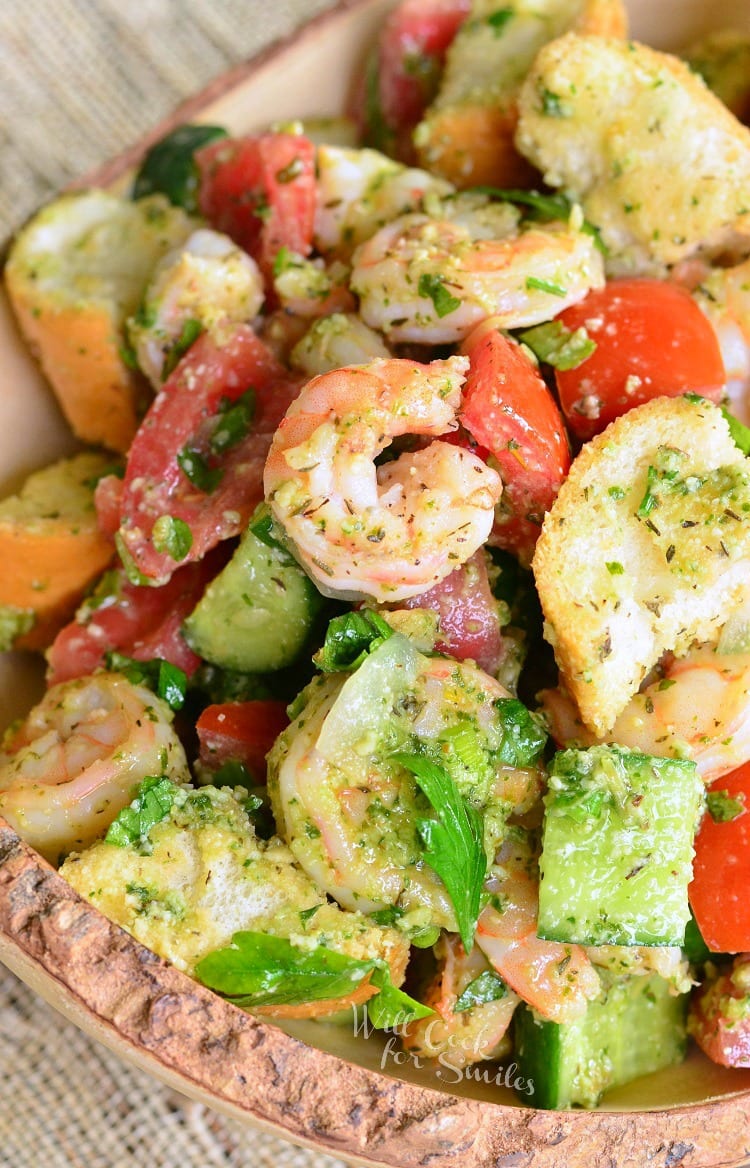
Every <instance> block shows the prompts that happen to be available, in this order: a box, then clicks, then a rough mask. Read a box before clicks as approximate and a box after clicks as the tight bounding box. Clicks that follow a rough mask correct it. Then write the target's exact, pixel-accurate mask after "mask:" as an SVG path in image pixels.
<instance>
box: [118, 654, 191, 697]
mask: <svg viewBox="0 0 750 1168" xmlns="http://www.w3.org/2000/svg"><path fill="white" fill-rule="evenodd" d="M104 662H105V664H106V666H107V669H111V670H113V671H114V672H115V673H122V674H123V675H124V676H125V677H127V679H128V681H129V682H131V683H132V684H133V685H145V686H148V688H149V689H151V690H153V691H154V693H155V694H158V695H159V697H160V698H163V700H164V701H165V702H166V703H167V705H168V706H171V707H172V709H173V710H180V709H181V708H182V706H183V705H184V704H185V693H186V692H187V676H186V674H185V672H184V670H182V669H180V668H179V666H177V665H172V663H171V662H170V661H165V660H164V659H163V657H152V658H151V659H150V660H149V661H136V659H135V658H134V657H126V656H125V655H124V654H123V653H116V652H111V653H106V654H105V656H104Z"/></svg>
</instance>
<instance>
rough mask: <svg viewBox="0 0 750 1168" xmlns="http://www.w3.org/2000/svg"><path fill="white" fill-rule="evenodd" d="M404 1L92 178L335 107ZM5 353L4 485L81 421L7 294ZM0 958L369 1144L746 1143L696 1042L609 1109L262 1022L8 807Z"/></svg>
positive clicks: (365, 5) (261, 1122) (154, 1052)
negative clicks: (69, 876) (102, 895)
mask: <svg viewBox="0 0 750 1168" xmlns="http://www.w3.org/2000/svg"><path fill="white" fill-rule="evenodd" d="M388 7H389V0H359V2H357V0H349V2H348V3H343V4H340V5H339V6H338V7H337V8H335V9H334V10H333V11H332V12H329V13H327V14H326V15H324V16H322V17H320V18H318V19H317V20H315V21H313V22H312V23H311V24H310V25H308V26H307V27H306V28H304V29H303V30H302V31H301V32H300V33H298V34H297V35H296V36H295V37H294V38H293V39H292V40H289V41H287V42H285V43H282V44H280V45H278V46H275V47H274V48H272V49H270V50H269V51H267V52H265V53H262V54H261V55H260V56H259V57H256V58H255V59H254V60H252V61H250V62H248V63H247V64H245V65H242V66H240V67H238V68H236V69H234V70H232V71H231V72H230V73H229V74H226V75H225V76H223V77H222V78H220V79H219V80H217V81H216V82H214V83H213V84H212V85H210V86H209V87H208V89H206V90H204V92H203V93H202V94H200V95H199V96H197V97H196V98H194V99H192V100H191V101H189V102H188V103H187V104H186V105H184V106H182V107H181V108H180V109H179V110H178V111H177V112H176V113H175V114H174V115H173V117H172V118H170V119H169V122H168V123H167V124H165V125H161V126H159V127H158V128H157V129H155V130H154V132H153V133H152V134H151V135H149V137H148V139H146V140H144V141H143V142H142V143H140V145H139V146H138V147H137V148H135V149H133V150H132V151H129V152H128V153H126V154H125V155H122V156H120V157H119V158H117V159H115V160H114V161H113V162H111V163H109V164H108V165H107V166H106V167H104V168H103V169H102V170H100V171H99V172H98V173H97V174H95V175H93V176H90V177H89V179H88V180H87V183H88V184H89V185H90V184H92V183H100V184H115V185H116V184H117V182H118V180H120V181H121V182H122V181H123V176H124V174H125V172H126V171H127V169H128V168H129V167H130V166H132V165H133V164H134V163H135V162H136V161H137V158H138V156H139V154H140V153H142V151H143V150H144V149H145V147H147V146H148V145H149V144H150V143H151V142H152V141H154V140H155V139H156V138H158V137H160V136H161V135H162V134H163V133H164V132H165V131H166V129H168V128H169V127H170V126H172V125H175V124H177V123H179V122H182V121H185V120H206V121H212V122H218V123H220V124H224V125H226V126H227V127H228V128H229V129H230V130H233V131H236V132H242V131H250V130H253V129H256V128H259V127H262V126H264V125H266V124H268V122H270V121H272V120H276V119H280V118H290V117H293V116H295V115H298V116H309V115H315V114H331V113H335V112H336V111H338V110H340V109H341V108H342V105H343V103H344V101H345V98H346V95H347V93H348V91H349V89H350V86H351V84H352V80H353V78H354V76H355V75H356V73H357V71H358V70H359V69H360V67H361V64H362V55H363V50H364V47H365V46H366V45H367V44H368V43H370V42H371V41H372V39H373V37H374V34H375V32H376V30H377V29H378V27H379V25H380V24H381V22H382V19H383V15H384V13H385V12H386V11H387V9H388ZM630 9H631V14H632V22H633V32H634V35H636V36H637V37H639V38H640V39H642V40H645V41H647V42H648V43H651V44H654V45H657V46H660V47H664V46H666V47H669V46H679V45H680V44H683V43H685V42H686V41H688V40H689V39H690V38H692V37H693V36H695V35H697V34H699V33H701V32H703V31H705V30H706V29H707V28H708V27H710V26H711V25H712V24H714V25H715V24H717V23H719V24H723V25H727V24H731V23H734V24H735V25H739V26H745V27H747V28H750V6H749V5H748V2H747V0H722V2H721V3H720V4H712V3H709V0H631V2H630ZM717 11H718V13H719V16H718V17H717ZM0 355H1V356H2V367H3V373H4V382H3V383H4V390H3V392H2V393H0V487H6V488H10V487H12V486H13V485H14V484H15V482H16V481H17V480H18V479H19V477H21V476H22V475H23V474H25V473H27V472H28V471H29V470H31V469H33V468H34V467H37V466H40V465H42V464H44V463H45V462H47V461H50V460H51V459H52V458H54V457H58V456H60V455H61V454H63V453H65V452H67V451H68V450H69V449H71V447H72V440H71V438H70V435H69V434H68V432H67V430H66V428H65V426H64V424H63V422H62V420H61V417H60V415H59V413H58V411H57V409H56V407H55V405H54V403H53V401H52V399H51V395H50V393H49V391H48V390H47V389H46V387H45V386H44V385H43V384H42V382H41V380H40V378H39V377H38V375H37V373H36V370H35V368H34V366H33V363H32V362H31V361H30V359H29V358H28V355H27V354H26V352H25V351H24V349H23V346H22V345H21V343H20V341H19V340H18V338H17V336H16V334H15V331H14V328H13V325H12V322H11V320H10V316H9V314H8V308H7V304H6V303H5V301H4V300H1V299H0ZM40 687H41V676H40V670H39V666H38V663H37V662H34V661H33V660H32V659H30V658H25V657H24V656H23V655H21V654H8V655H6V657H5V658H4V659H0V724H2V723H3V722H4V721H7V720H9V719H10V718H11V717H13V716H15V715H17V714H19V713H22V712H24V711H25V710H26V709H27V708H28V706H29V705H30V704H31V702H32V701H33V700H34V698H35V697H36V692H37V690H38V689H39V688H40ZM0 960H2V961H3V962H4V963H5V964H6V965H7V966H8V967H9V968H10V969H12V970H13V971H14V972H15V973H16V974H18V975H19V977H21V978H22V979H23V980H24V981H25V982H27V983H28V984H29V985H30V986H32V987H33V988H34V989H35V990H37V991H38V992H39V993H40V994H41V995H42V996H43V997H44V998H45V999H46V1000H47V1001H48V1002H50V1003H51V1004H52V1005H53V1006H55V1007H56V1008H57V1009H58V1010H60V1011H61V1012H62V1013H63V1014H65V1015H66V1016H67V1017H68V1018H70V1019H72V1020H73V1021H74V1022H75V1023H76V1024H77V1025H79V1026H80V1027H81V1028H82V1029H84V1030H85V1031H86V1032H87V1033H89V1034H91V1035H93V1036H94V1037H96V1038H98V1039H99V1040H100V1041H102V1042H104V1043H105V1044H106V1045H107V1046H109V1047H110V1048H111V1049H113V1050H114V1051H116V1052H117V1053H118V1054H119V1055H121V1056H122V1058H124V1059H126V1060H128V1061H129V1062H132V1063H134V1064H136V1065H138V1066H141V1067H143V1068H145V1069H147V1070H148V1071H149V1072H150V1073H152V1074H153V1075H155V1076H156V1077H157V1078H159V1079H161V1080H163V1081H164V1082H166V1083H168V1084H170V1085H171V1086H173V1087H175V1088H177V1089H178V1090H179V1091H182V1092H184V1093H185V1094H186V1095H189V1096H192V1097H194V1098H196V1099H198V1100H200V1101H202V1102H204V1103H206V1104H208V1105H209V1106H212V1107H215V1108H217V1109H218V1110H220V1111H223V1112H225V1113H227V1114H229V1115H232V1116H234V1117H235V1118H239V1119H241V1120H243V1121H244V1122H246V1123H248V1124H251V1125H255V1126H257V1127H262V1128H265V1129H267V1130H271V1131H274V1132H276V1133H278V1134H281V1135H284V1136H286V1137H287V1138H289V1139H291V1140H294V1141H296V1142H298V1143H300V1144H307V1145H309V1146H312V1147H315V1148H319V1149H321V1150H325V1151H327V1152H331V1153H333V1154H336V1155H338V1156H343V1157H344V1158H349V1159H351V1160H354V1161H357V1162H361V1163H368V1164H387V1165H399V1166H401V1168H407V1166H408V1168H411V1166H416V1165H424V1166H426V1165H428V1164H429V1165H430V1168H454V1166H457V1165H459V1164H460V1165H461V1168H480V1166H481V1168H525V1166H526V1165H531V1164H533V1165H534V1166H536V1168H562V1166H565V1168H577V1166H580V1168H599V1166H601V1168H620V1166H621V1168H625V1166H626V1165H627V1166H628V1168H638V1166H641V1165H642V1166H644V1168H645V1166H646V1165H649V1166H658V1168H676V1166H677V1165H681V1166H683V1168H688V1166H693V1168H719V1166H722V1168H729V1166H730V1165H739V1164H741V1163H742V1162H743V1161H744V1160H745V1159H747V1158H748V1157H750V1071H728V1070H725V1069H723V1068H720V1067H717V1066H714V1065H713V1064H711V1063H709V1062H708V1061H707V1060H706V1059H704V1058H703V1056H702V1055H700V1054H699V1052H697V1051H693V1052H692V1054H691V1055H690V1057H689V1058H688V1060H687V1062H686V1063H685V1065H684V1066H683V1067H682V1068H679V1069H677V1070H670V1071H664V1072H661V1073H659V1074H656V1075H651V1076H649V1077H648V1078H644V1079H640V1080H639V1081H638V1082H636V1083H634V1084H631V1085H629V1086H627V1087H624V1088H621V1089H619V1090H617V1091H614V1092H611V1093H610V1095H608V1097H607V1102H606V1105H605V1106H603V1107H601V1108H600V1109H599V1110H597V1111H592V1112H581V1111H579V1112H543V1111H536V1110H534V1109H532V1108H528V1107H523V1106H520V1105H519V1103H518V1101H517V1100H516V1098H515V1096H514V1095H513V1093H512V1091H511V1090H509V1089H508V1087H507V1086H505V1082H506V1081H508V1082H510V1081H512V1078H513V1069H512V1067H511V1068H506V1069H505V1071H504V1072H503V1073H502V1074H501V1075H500V1076H499V1082H497V1083H496V1082H495V1081H494V1080H493V1081H490V1082H485V1081H483V1079H482V1078H481V1077H480V1078H479V1079H474V1078H468V1079H464V1080H463V1081H462V1082H461V1083H455V1082H454V1080H455V1078H456V1075H455V1074H454V1073H453V1072H452V1071H450V1070H449V1069H446V1068H442V1069H441V1068H434V1067H433V1068H429V1067H428V1068H422V1069H420V1068H417V1067H415V1066H414V1065H413V1064H412V1063H411V1062H410V1061H409V1060H408V1059H407V1057H406V1055H404V1054H402V1053H400V1052H398V1047H397V1043H396V1042H395V1041H392V1040H389V1039H388V1036H385V1038H383V1037H382V1036H380V1037H378V1036H375V1035H371V1036H370V1037H368V1038H365V1037H363V1036H362V1035H359V1036H356V1037H355V1036H354V1035H353V1034H352V1032H351V1029H346V1028H340V1027H334V1026H323V1025H316V1024H315V1023H307V1024H304V1025H302V1024H300V1025H297V1026H296V1027H291V1026H290V1027H289V1028H287V1029H286V1030H282V1029H280V1028H278V1027H276V1026H271V1025H269V1024H267V1023H265V1022H258V1021H256V1020H255V1019H254V1018H252V1017H251V1016H250V1015H248V1014H245V1013H243V1012H242V1011H240V1010H238V1009H236V1008H235V1007H234V1006H231V1005H229V1004H227V1003H226V1002H224V1001H222V1000H220V999H219V998H218V997H216V996H214V995H213V994H212V993H210V992H209V991H208V990H206V989H204V988H203V987H201V986H199V985H197V984H196V983H195V982H193V981H191V980H190V979H189V978H187V977H186V976H185V975H184V974H182V973H179V972H178V971H177V970H176V969H173V968H172V967H170V966H169V965H168V964H167V963H166V962H164V961H162V960H160V959H159V958H157V957H155V956H154V955H153V954H152V953H150V952H149V951H148V950H147V949H144V948H143V947H142V946H141V945H139V944H138V943H137V942H136V941H134V940H133V939H132V938H131V937H130V936H129V935H128V934H127V933H125V932H123V930H122V929H120V928H118V927H117V926H116V925H113V924H111V923H110V922H109V921H108V920H106V919H105V918H104V917H103V916H101V914H100V913H99V912H97V911H96V909H94V908H92V907H91V905H89V904H88V903H87V902H86V901H84V900H82V899H81V898H80V897H78V896H77V895H76V893H75V892H74V891H73V890H72V888H70V887H69V886H68V885H67V884H66V883H65V881H63V880H62V879H60V877H59V876H58V875H57V874H56V872H55V871H54V870H53V869H52V868H51V867H50V866H49V865H48V864H46V863H45V862H44V861H43V860H42V859H40V857H39V856H37V855H36V853H34V852H33V851H31V850H30V849H29V848H28V847H26V846H25V845H24V844H23V843H22V842H21V841H20V840H19V839H18V837H17V836H16V835H15V833H14V832H13V831H12V830H11V829H10V828H9V827H8V825H7V824H5V823H4V821H2V820H0ZM475 1073H476V1074H477V1075H479V1076H481V1075H482V1074H483V1072H482V1069H481V1068H480V1069H478V1070H477V1071H476V1072H475ZM486 1073H487V1072H484V1074H486ZM491 1074H494V1072H491Z"/></svg>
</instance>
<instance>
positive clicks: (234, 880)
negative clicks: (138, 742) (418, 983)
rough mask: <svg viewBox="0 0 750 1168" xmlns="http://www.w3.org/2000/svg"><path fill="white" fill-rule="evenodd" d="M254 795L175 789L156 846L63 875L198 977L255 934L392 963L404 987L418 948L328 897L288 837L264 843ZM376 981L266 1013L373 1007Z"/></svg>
mask: <svg viewBox="0 0 750 1168" xmlns="http://www.w3.org/2000/svg"><path fill="white" fill-rule="evenodd" d="M246 797H247V792H246V791H243V790H242V789H241V788H237V789H236V790H235V791H232V790H230V789H229V788H227V787H221V788H216V787H202V788H201V789H200V790H197V791H189V790H187V789H185V788H175V793H174V797H173V800H172V804H171V808H170V810H169V813H168V815H167V816H166V817H165V818H164V819H163V820H162V821H161V822H160V823H157V824H156V825H155V826H153V827H152V828H151V829H150V831H149V836H148V841H147V843H146V846H145V847H144V846H143V845H142V844H138V843H136V844H134V845H131V846H124V847H121V846H116V845H115V844H112V843H108V842H107V841H106V840H100V841H98V842H97V843H95V844H93V845H92V846H91V847H90V848H88V849H87V850H86V851H85V852H82V853H80V854H79V855H74V856H70V857H68V859H67V860H66V861H65V863H64V864H63V865H62V867H61V868H60V875H61V876H63V877H64V878H65V879H66V880H67V881H68V882H69V883H70V884H72V886H73V887H74V888H75V889H77V891H78V892H80V894H81V896H84V897H86V898H87V899H88V900H90V901H91V903H92V904H93V905H95V906H96V907H97V908H98V909H99V910H100V911H101V912H103V913H104V915H105V916H107V917H109V919H110V920H112V921H115V922H116V923H117V924H119V925H122V927H123V928H124V929H127V931H128V932H129V933H131V934H132V936H134V937H135V938H136V940H138V941H140V942H141V943H142V944H143V945H146V946H147V947H148V948H149V949H151V950H153V952H154V953H157V954H158V955H159V956H160V957H164V958H166V960H167V961H170V962H171V963H172V964H173V965H175V966H177V968H178V969H181V970H183V971H184V972H186V973H189V974H192V973H193V971H194V970H195V967H196V965H197V964H198V962H199V961H200V960H201V959H202V958H203V957H205V956H206V955H207V954H208V953H211V952H213V951H214V950H216V949H221V948H224V947H225V946H227V945H229V944H230V943H231V939H232V936H233V934H234V933H236V932H242V931H244V930H250V931H252V932H259V933H268V934H270V935H272V936H274V937H282V938H284V939H286V940H289V941H291V942H292V944H296V945H299V947H300V948H301V949H303V950H304V949H307V950H309V949H315V948H316V947H317V946H318V945H325V946H326V947H327V948H329V949H333V950H335V951H337V952H339V953H344V954H346V955H347V956H349V957H351V958H353V959H354V960H357V961H361V960H364V961H367V960H383V961H386V962H387V963H388V965H389V967H390V970H391V977H392V979H393V982H394V984H396V985H400V984H401V982H403V980H404V974H405V972H406V962H407V959H408V955H409V942H408V940H407V939H406V938H405V936H404V935H403V934H402V933H399V932H397V930H396V929H393V928H388V927H383V926H379V925H375V924H373V922H372V921H371V920H369V919H368V918H367V917H365V916H363V914H362V913H358V912H347V911H345V910H344V909H341V908H339V907H338V905H336V904H332V903H330V902H328V901H327V900H326V897H325V896H324V895H323V893H321V892H320V891H319V890H318V888H317V887H316V886H315V884H314V883H313V882H312V880H310V879H309V878H308V877H307V876H306V875H305V874H304V872H303V871H302V869H301V868H300V867H299V866H298V864H297V862H296V860H295V859H294V857H293V855H292V853H291V852H290V851H289V849H288V848H287V847H286V845H285V844H283V843H282V842H281V840H279V839H275V838H274V839H270V840H267V841H265V840H261V839H258V838H257V837H256V835H255V832H254V830H253V827H252V824H251V823H250V820H249V818H248V814H247V812H246V811H245V808H244V805H243V799H244V798H246ZM374 992H375V991H374V988H373V987H372V986H370V985H369V984H368V983H367V982H365V983H363V984H362V985H361V986H359V987H358V988H357V989H356V990H355V991H354V993H353V994H351V995H348V996H347V998H346V999H340V998H338V999H333V1000H330V999H327V1000H323V1001H316V1002H309V1003H303V1004H300V1005H284V1006H281V1005H280V1006H264V1007H263V1008H262V1011H261V1010H259V1011H258V1012H263V1013H264V1014H269V1015H271V1014H272V1015H274V1016H279V1017H296V1018H301V1017H305V1018H312V1017H317V1016H320V1015H323V1014H330V1013H331V1012H333V1011H337V1010H339V1009H341V1008H342V1007H344V1006H348V1005H353V1004H358V1003H361V1002H363V1001H366V1000H367V999H368V998H370V997H371V996H372V995H373V993H374Z"/></svg>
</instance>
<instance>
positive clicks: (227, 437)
mask: <svg viewBox="0 0 750 1168" xmlns="http://www.w3.org/2000/svg"><path fill="white" fill-rule="evenodd" d="M254 416H255V390H253V389H246V390H245V392H244V393H243V394H242V395H241V396H240V397H237V398H234V399H233V400H231V399H230V398H224V400H223V401H222V403H221V406H220V408H219V420H218V422H217V423H216V428H215V430H214V432H213V434H212V435H211V438H210V439H209V446H210V447H211V449H212V451H213V452H214V454H224V452H225V451H227V450H232V449H233V448H234V447H235V446H239V444H240V442H242V441H243V439H244V438H247V435H248V434H249V432H250V427H251V425H252V424H253V418H254Z"/></svg>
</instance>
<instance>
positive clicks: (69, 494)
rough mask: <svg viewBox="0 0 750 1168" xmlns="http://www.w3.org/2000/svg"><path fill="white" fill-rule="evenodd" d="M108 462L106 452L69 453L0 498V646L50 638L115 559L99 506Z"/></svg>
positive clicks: (36, 645) (35, 645) (34, 644)
mask: <svg viewBox="0 0 750 1168" xmlns="http://www.w3.org/2000/svg"><path fill="white" fill-rule="evenodd" d="M108 464H109V460H108V459H107V458H106V457H105V456H103V455H101V454H79V455H77V456H76V457H75V458H68V459H64V460H63V461H62V462H57V463H55V464H54V465H53V466H49V467H46V468H45V469H44V470H40V471H37V472H36V474H33V475H31V476H30V477H29V478H28V479H27V480H26V482H25V483H24V485H23V487H22V489H21V490H20V492H19V493H18V494H17V495H13V496H11V497H10V498H8V499H4V500H3V501H2V502H0V563H1V564H2V565H3V568H2V572H0V649H10V648H13V647H23V648H29V649H40V648H44V647H45V646H46V645H47V644H49V643H50V642H51V640H52V639H53V637H54V635H55V633H56V632H57V631H58V629H60V628H61V627H62V625H63V624H64V623H65V621H67V620H68V619H69V618H70V617H71V616H72V614H73V611H74V610H75V608H76V607H77V605H78V604H79V603H80V601H81V599H82V597H83V594H84V592H85V591H86V588H87V587H88V585H89V584H90V583H91V582H92V581H93V580H95V579H96V577H97V576H98V575H99V573H100V572H103V571H104V569H105V568H106V566H107V564H108V563H109V561H110V560H111V559H112V555H113V553H114V545H113V543H112V541H111V540H110V539H108V538H107V537H106V536H104V535H102V533H101V532H100V531H99V528H98V527H97V523H96V512H95V510H94V483H95V481H96V479H97V478H98V477H99V476H100V475H101V474H102V473H103V472H104V471H105V470H106V468H107V466H108Z"/></svg>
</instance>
